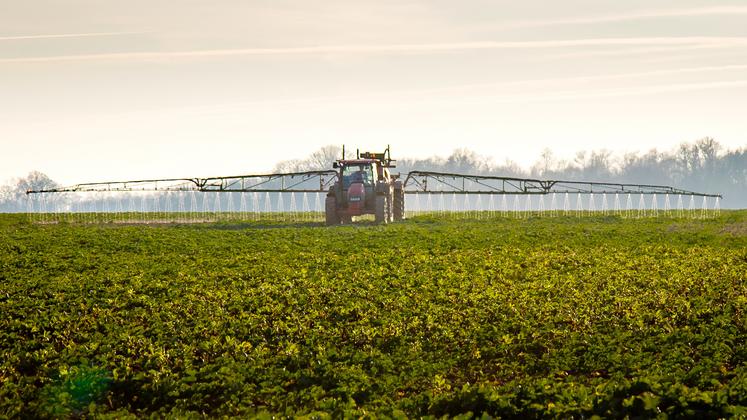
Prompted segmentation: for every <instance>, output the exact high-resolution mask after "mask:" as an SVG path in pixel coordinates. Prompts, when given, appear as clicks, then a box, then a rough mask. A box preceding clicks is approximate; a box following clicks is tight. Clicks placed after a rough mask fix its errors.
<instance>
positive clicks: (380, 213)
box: [375, 195, 389, 224]
mask: <svg viewBox="0 0 747 420" xmlns="http://www.w3.org/2000/svg"><path fill="white" fill-rule="evenodd" d="M387 201H389V200H387V199H386V196H385V195H377V196H376V208H375V221H376V224H382V223H387V222H388V221H389V211H388V210H389V209H388V208H387V207H388V206H387Z"/></svg>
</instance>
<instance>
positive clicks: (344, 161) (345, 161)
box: [338, 159, 378, 165]
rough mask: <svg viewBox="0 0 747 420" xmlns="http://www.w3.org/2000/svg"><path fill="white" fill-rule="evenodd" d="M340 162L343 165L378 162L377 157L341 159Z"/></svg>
mask: <svg viewBox="0 0 747 420" xmlns="http://www.w3.org/2000/svg"><path fill="white" fill-rule="evenodd" d="M338 162H339V163H340V164H341V165H361V164H366V163H369V164H370V163H374V162H378V160H376V159H340V160H338Z"/></svg>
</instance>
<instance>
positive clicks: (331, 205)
mask: <svg viewBox="0 0 747 420" xmlns="http://www.w3.org/2000/svg"><path fill="white" fill-rule="evenodd" d="M324 216H325V220H326V222H327V226H333V225H339V224H340V216H338V214H337V199H335V196H333V195H328V196H327V200H326V201H325V202H324Z"/></svg>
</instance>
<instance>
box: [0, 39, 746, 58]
mask: <svg viewBox="0 0 747 420" xmlns="http://www.w3.org/2000/svg"><path fill="white" fill-rule="evenodd" d="M628 45H631V46H640V45H644V46H646V45H712V46H721V47H728V46H745V45H747V38H746V37H708V36H691V37H632V38H589V39H560V40H545V41H483V42H447V43H428V44H384V45H381V44H379V45H327V46H306V47H284V48H236V49H214V50H191V51H153V52H122V53H104V54H77V55H59V56H40V57H16V58H3V59H0V63H35V62H59V61H91V60H123V59H124V60H149V59H156V60H158V59H178V58H210V57H230V56H251V55H314V54H388V53H437V52H445V51H469V50H490V49H548V48H575V47H603V46H628Z"/></svg>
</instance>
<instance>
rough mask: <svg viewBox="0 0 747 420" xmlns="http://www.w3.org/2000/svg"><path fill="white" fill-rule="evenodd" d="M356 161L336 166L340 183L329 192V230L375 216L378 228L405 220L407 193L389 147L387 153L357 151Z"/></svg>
mask: <svg viewBox="0 0 747 420" xmlns="http://www.w3.org/2000/svg"><path fill="white" fill-rule="evenodd" d="M355 155H356V156H355V159H345V149H344V148H343V152H342V159H339V160H337V161H335V162H334V163H333V164H332V167H333V168H334V169H337V180H336V181H335V183H334V185H333V186H332V187H330V189H329V191H328V192H327V199H326V201H325V216H326V222H327V225H328V226H331V225H339V224H341V223H342V224H347V223H352V221H353V216H361V215H364V214H373V215H374V219H375V221H376V223H377V224H385V223H390V222H392V221H395V220H402V219H404V217H405V191H404V188H403V186H402V181H401V180H400V179H399V174H392V173H391V172H390V171H389V169H390V168H394V167H395V166H394V165H393V164H392V163H393V162H394V160H392V158H391V154H390V152H389V146H387V148H386V150H385V151H384V152H383V153H371V152H364V153H361V152H360V151H356V154H355Z"/></svg>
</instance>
